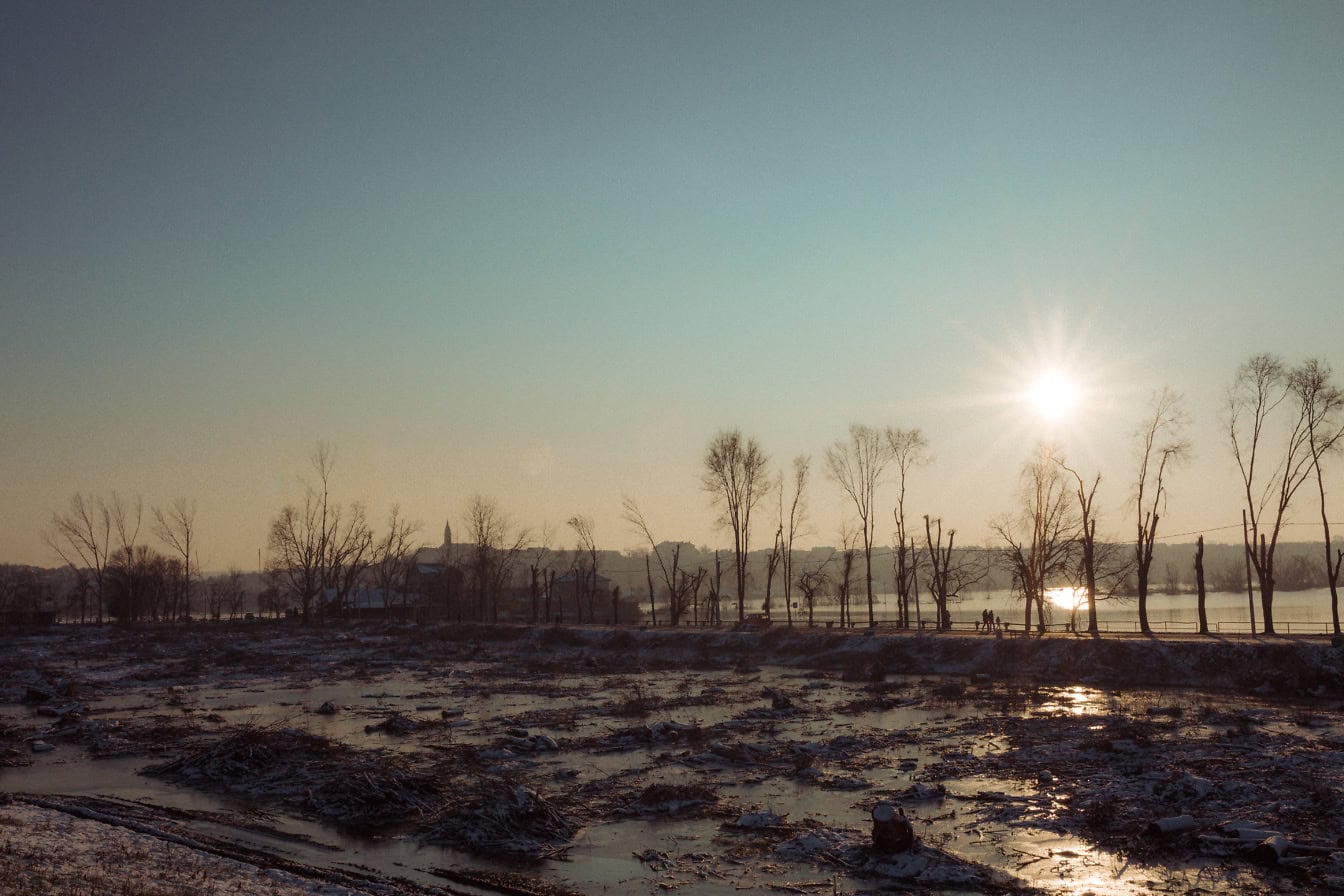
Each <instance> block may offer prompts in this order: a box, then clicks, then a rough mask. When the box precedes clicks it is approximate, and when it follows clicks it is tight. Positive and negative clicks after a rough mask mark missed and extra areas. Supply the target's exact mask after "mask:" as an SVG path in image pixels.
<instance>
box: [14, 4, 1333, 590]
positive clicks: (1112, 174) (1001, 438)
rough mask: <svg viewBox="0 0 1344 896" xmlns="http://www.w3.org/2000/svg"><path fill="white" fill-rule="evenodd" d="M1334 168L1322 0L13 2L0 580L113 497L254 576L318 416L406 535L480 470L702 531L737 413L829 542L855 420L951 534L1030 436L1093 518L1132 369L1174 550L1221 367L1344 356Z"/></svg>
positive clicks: (1121, 508)
mask: <svg viewBox="0 0 1344 896" xmlns="http://www.w3.org/2000/svg"><path fill="white" fill-rule="evenodd" d="M1341 159H1344V5H1341V4H1338V3H1295V2H1288V3H1275V4H1264V3H1234V2H1212V3H1203V2H1189V3H1179V4H1173V3H1165V2H1161V3H1133V2H1125V3H1078V2H1068V3H1031V2H1024V3H1011V4H1006V3H958V2H948V3H899V2H887V3H844V2H842V3H796V2H764V3H755V2H734V3H721V2H707V3H698V2H665V3H648V2H633V3H629V2H622V3H568V2H555V3H551V2H545V3H507V2H486V3H462V2H434V3H412V2H396V0H393V2H386V3H371V2H341V0H323V2H313V3H306V2H287V3H279V4H277V3H268V2H267V3H250V2H235V0H230V2H201V3H185V4H184V3H178V2H164V3H152V2H128V3H92V2H89V3H66V2H54V0H40V2H24V0H11V2H6V3H4V4H3V5H0V384H2V387H0V562H15V563H31V564H37V565H57V564H58V563H59V558H57V557H56V556H55V555H54V554H53V553H52V551H51V550H50V549H49V548H48V547H47V546H46V545H45V544H44V542H43V538H42V532H43V530H44V529H45V528H47V527H48V526H49V524H50V521H51V517H52V514H53V513H54V512H58V511H63V510H64V509H66V507H67V506H68V502H69V500H70V497H71V495H73V494H75V493H76V492H80V493H84V494H91V495H110V494H111V493H112V492H113V491H115V492H117V493H119V494H120V495H122V496H123V497H127V498H129V497H134V496H137V495H138V496H140V497H141V498H142V499H143V501H144V503H145V506H146V507H147V508H148V507H152V506H155V505H163V506H166V505H168V504H170V503H171V502H172V501H174V500H175V499H177V498H186V499H188V500H191V501H195V502H196V504H197V508H198V515H197V544H198V545H199V549H200V563H201V565H202V567H203V568H205V569H207V570H209V569H216V570H222V569H225V568H227V567H230V566H238V567H241V568H244V569H250V568H253V567H255V566H256V563H257V554H258V551H259V550H260V549H262V548H264V546H265V541H266V533H267V529H268V525H269V522H270V520H271V519H272V518H273V517H274V516H275V515H276V513H277V512H278V511H279V510H280V509H281V507H283V506H284V505H285V504H286V503H293V502H299V501H301V500H302V498H303V494H304V488H305V483H306V482H310V481H311V480H312V472H311V468H310V465H309V461H308V459H309V456H310V455H311V453H312V451H313V449H314V446H315V445H316V444H317V443H318V442H319V441H321V442H325V443H328V444H330V445H331V446H334V448H335V452H336V464H335V467H334V469H333V473H332V480H331V482H332V494H333V497H334V498H335V499H337V500H339V501H343V502H350V501H361V502H363V503H364V504H365V505H366V506H367V509H368V513H369V516H370V518H371V520H372V521H374V523H375V525H376V527H378V528H381V526H382V524H383V520H384V519H385V517H386V514H387V512H388V510H389V508H390V507H391V506H392V505H393V504H397V505H399V506H400V508H401V510H402V512H403V514H404V515H406V516H409V517H410V518H412V519H415V520H419V521H422V522H423V524H424V526H423V538H424V540H425V541H426V543H429V544H438V543H439V542H440V541H441V537H442V531H443V526H444V523H445V521H451V522H452V525H453V527H454V532H455V534H456V533H461V532H463V531H464V530H465V509H466V506H467V503H468V501H469V500H470V499H471V498H472V496H473V495H477V494H479V495H483V496H486V497H488V498H490V499H492V500H494V501H495V502H497V504H498V505H499V507H500V508H501V509H502V510H503V511H505V512H506V513H507V514H508V516H509V517H510V518H511V519H512V520H513V521H514V523H515V524H516V525H517V526H525V527H528V528H531V529H532V530H533V531H534V532H536V533H538V537H539V534H540V532H541V531H542V530H543V528H549V529H551V530H554V531H555V533H556V534H555V536H554V539H553V543H554V544H558V545H560V546H566V545H571V544H572V542H573V541H574V538H573V533H572V532H571V531H569V530H567V529H566V528H565V520H567V519H568V518H570V517H572V516H575V515H583V516H589V517H591V518H592V519H593V521H594V527H595V534H596V537H597V540H598V542H599V544H601V545H602V546H603V547H609V548H634V547H638V546H639V544H640V540H639V538H638V537H637V536H636V535H635V533H633V532H631V531H630V528H629V526H628V525H627V524H626V523H624V522H622V520H621V500H622V496H626V495H628V496H630V497H632V498H634V499H635V500H636V501H637V502H638V503H639V505H640V507H641V508H642V509H643V511H644V514H645V516H646V518H647V519H648V522H649V524H650V526H651V528H652V530H653V532H654V534H655V536H656V537H657V538H659V539H660V540H664V539H665V540H686V541H691V542H694V543H696V544H705V545H731V537H730V536H728V535H726V534H725V533H723V532H722V531H720V530H718V529H717V528H716V524H715V521H716V517H717V515H716V513H715V512H714V510H713V509H712V508H711V506H710V502H709V496H708V495H707V494H706V493H705V492H704V491H703V490H702V488H701V486H700V473H701V469H702V457H703V453H704V450H705V448H706V446H707V444H708V443H709V441H710V439H711V438H712V437H713V436H714V435H715V433H716V432H718V431H720V430H722V429H725V428H739V429H741V431H742V432H743V433H744V434H745V435H747V436H751V437H754V438H756V439H757V440H758V441H759V442H760V444H761V446H762V448H763V449H764V450H765V452H766V453H767V454H768V455H769V456H770V457H771V459H772V462H773V464H774V466H775V467H776V468H778V467H781V466H785V465H787V464H788V463H789V461H790V460H791V458H793V457H794V456H796V455H799V454H808V455H811V456H812V457H813V465H814V470H815V473H816V475H815V476H814V482H813V484H812V488H811V492H810V496H809V497H810V505H811V514H810V516H811V521H812V532H811V534H810V536H809V537H808V539H807V542H809V543H815V544H834V543H837V542H838V541H839V532H840V528H841V526H842V523H843V520H844V519H845V517H846V499H844V498H843V496H842V494H841V492H840V490H839V489H838V487H837V486H836V485H835V484H834V483H831V482H829V481H827V480H826V479H825V477H824V476H823V475H821V458H822V455H823V453H824V452H825V450H826V448H827V446H828V445H830V444H831V443H833V442H834V441H835V440H837V439H840V438H843V437H844V436H845V434H846V430H847V427H848V426H849V425H850V424H851V423H856V422H857V423H864V424H868V425H873V426H897V427H903V428H915V427H918V428H920V429H921V430H922V431H923V432H924V434H925V436H926V437H927V439H928V441H929V445H930V453H931V460H930V462H929V463H928V464H926V465H925V466H923V467H921V468H919V469H918V470H917V471H915V473H914V475H913V476H912V478H911V480H910V483H909V487H908V495H907V507H908V509H909V511H910V512H911V513H912V514H913V515H914V516H916V517H918V516H919V515H922V514H924V513H929V514H931V515H933V516H935V517H939V518H942V519H943V520H944V524H945V526H948V527H951V528H956V529H957V530H958V533H959V535H958V540H959V542H961V543H973V542H974V543H988V542H990V541H991V535H990V532H991V529H990V522H991V521H992V520H994V519H996V518H999V517H1002V516H1003V515H1004V514H1006V513H1009V512H1011V511H1013V510H1014V508H1015V507H1016V499H1015V493H1016V490H1017V487H1018V473H1019V471H1020V469H1021V467H1022V465H1023V463H1024V462H1025V461H1026V460H1027V459H1028V457H1029V456H1030V455H1031V453H1032V450H1033V447H1034V445H1036V444H1037V443H1039V442H1050V443H1052V444H1055V445H1057V446H1058V450H1060V451H1061V452H1062V453H1063V454H1064V455H1065V456H1066V457H1067V458H1068V459H1069V460H1070V461H1071V462H1072V463H1073V464H1075V465H1076V466H1078V468H1080V469H1083V470H1087V471H1089V472H1092V471H1095V472H1096V473H1100V474H1101V475H1102V477H1103V479H1102V485H1101V487H1100V491H1099V497H1098V505H1099V507H1100V510H1101V522H1100V532H1101V534H1102V535H1106V534H1107V533H1108V532H1109V533H1111V534H1113V535H1114V536H1115V537H1119V538H1127V537H1129V533H1130V531H1131V530H1132V528H1133V525H1134V524H1133V521H1132V515H1133V512H1132V507H1130V506H1129V505H1128V504H1127V502H1128V501H1129V499H1130V497H1131V493H1132V489H1133V480H1134V461H1133V456H1132V450H1131V449H1132V445H1133V435H1134V430H1135V429H1136V427H1137V425H1138V423H1139V421H1140V420H1141V419H1142V417H1143V416H1144V413H1145V411H1146V408H1147V405H1148V401H1149V398H1150V396H1151V394H1152V393H1153V391H1154V390H1157V389H1160V388H1162V387H1164V386H1170V387H1171V388H1174V389H1176V390H1178V391H1179V392H1181V393H1182V394H1183V395H1184V396H1185V399H1186V401H1187V403H1188V406H1189V409H1190V416H1191V425H1190V429H1189V437H1190V441H1191V444H1192V456H1191V458H1190V460H1189V461H1188V462H1187V463H1186V464H1185V465H1183V466H1182V467H1180V468H1179V469H1177V470H1176V471H1175V472H1174V473H1173V475H1172V476H1171V477H1170V479H1169V485H1170V505H1169V507H1168V510H1167V514H1166V516H1165V520H1164V522H1163V525H1162V534H1164V535H1170V536H1178V535H1179V536H1184V535H1186V534H1187V533H1196V532H1208V533H1209V536H1208V537H1209V539H1210V540H1213V541H1218V540H1226V541H1237V540H1239V539H1240V532H1239V523H1240V516H1239V513H1240V509H1239V508H1240V504H1239V503H1238V491H1239V488H1240V481H1239V479H1238V477H1237V471H1236V467H1235V466H1234V464H1233V461H1232V456H1231V452H1230V450H1229V447H1228V441H1227V438H1226V435H1225V433H1224V432H1223V429H1222V420H1223V415H1224V401H1225V394H1226V390H1227V388H1228V386H1229V384H1230V383H1231V380H1232V378H1233V376H1234V374H1235V371H1236V368H1237V366H1238V364H1239V363H1241V362H1242V361H1243V360H1245V359H1246V358H1248V357H1250V356H1251V355H1253V354H1255V353H1258V352H1270V353H1274V354H1276V355H1280V356H1282V357H1283V358H1284V360H1285V361H1288V362H1290V363H1296V362H1298V361H1301V360H1302V359H1305V358H1308V357H1318V358H1321V359H1323V360H1325V361H1326V362H1328V363H1331V364H1334V365H1344V167H1341ZM1046 369H1058V370H1059V371H1060V373H1061V375H1063V376H1066V377H1068V378H1069V380H1070V381H1072V382H1073V383H1075V384H1076V387H1077V389H1078V401H1077V405H1076V407H1075V409H1074V410H1073V411H1071V412H1070V413H1068V414H1065V415H1063V416H1062V417H1061V418H1059V419H1057V420H1053V421H1052V420H1050V419H1048V418H1046V417H1044V416H1042V415H1040V414H1037V413H1035V412H1034V411H1033V410H1032V408H1031V406H1030V404H1029V403H1028V402H1026V401H1025V400H1024V397H1023V396H1024V394H1025V393H1026V392H1027V391H1028V390H1029V387H1030V385H1031V383H1032V382H1033V381H1034V380H1035V378H1036V377H1037V376H1038V375H1039V373H1040V372H1041V371H1042V370H1046ZM1332 482H1338V484H1339V487H1338V488H1336V489H1335V492H1336V494H1338V495H1339V497H1338V498H1336V502H1337V503H1336V504H1335V506H1336V507H1340V504H1339V503H1338V502H1344V477H1334V478H1333V479H1332ZM894 497H895V493H894V491H893V489H892V487H891V486H890V485H887V486H884V487H883V489H882V491H881V492H880V493H879V503H880V504H882V506H884V507H888V508H889V507H890V506H891V504H892V502H893V501H894ZM1304 500H1305V499H1304ZM772 513H773V511H769V512H768V513H766V514H765V515H766V516H767V517H768V516H769V515H770V514H772ZM1334 515H1335V517H1336V519H1337V520H1340V522H1341V523H1344V519H1340V518H1344V507H1342V508H1341V509H1339V510H1335V511H1334ZM758 519H759V517H758ZM885 519H886V520H889V519H890V517H889V514H888V515H887V516H886V517H885ZM1294 519H1295V521H1300V522H1301V523H1302V525H1301V526H1300V527H1298V528H1296V529H1292V530H1290V534H1291V533H1300V535H1301V537H1302V538H1303V539H1304V540H1305V539H1307V538H1312V537H1316V530H1315V529H1314V528H1311V527H1310V526H1309V525H1308V524H1310V523H1313V521H1315V520H1318V519H1319V512H1318V511H1316V510H1315V509H1313V507H1312V505H1311V504H1309V503H1305V502H1304V503H1302V504H1301V505H1300V506H1299V509H1298V510H1297V511H1296V512H1295V514H1294ZM1228 526H1233V527H1235V528H1236V529H1237V531H1231V530H1229V529H1227V528H1225V527H1228ZM890 529H891V526H890V524H889V522H885V521H884V522H883V523H882V524H880V525H879V527H878V540H879V542H882V541H884V540H889V537H890ZM770 531H773V524H772V523H758V527H757V535H756V536H755V539H754V540H755V542H756V543H758V544H760V543H762V542H764V541H767V540H768V539H769V532H770ZM761 533H765V534H761ZM1192 539H1193V534H1191V535H1189V538H1187V539H1184V540H1192ZM142 540H150V539H149V538H148V527H147V526H146V533H145V537H144V538H143V539H142Z"/></svg>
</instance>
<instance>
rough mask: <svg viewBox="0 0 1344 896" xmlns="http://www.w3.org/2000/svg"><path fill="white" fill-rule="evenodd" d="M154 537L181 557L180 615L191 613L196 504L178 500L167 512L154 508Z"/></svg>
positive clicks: (174, 612) (175, 611) (174, 611)
mask: <svg viewBox="0 0 1344 896" xmlns="http://www.w3.org/2000/svg"><path fill="white" fill-rule="evenodd" d="M152 512H153V515H154V535H155V536H156V537H157V538H158V539H159V541H161V542H163V543H164V544H165V545H167V546H168V547H170V548H172V549H173V550H174V551H175V552H177V553H178V554H179V555H181V557H182V590H181V594H182V607H181V608H180V611H181V613H190V612H191V568H192V567H191V558H192V556H193V554H192V550H193V549H192V546H191V540H192V537H193V536H194V535H195V534H196V502H195V501H188V500H187V499H186V498H178V499H177V500H176V501H174V502H173V503H172V504H171V505H170V506H169V507H168V509H167V510H164V509H163V508H162V507H154V508H153V510H152ZM178 610H179V608H177V607H174V608H171V610H170V613H169V615H170V617H171V618H174V619H175V618H177V616H178V615H180V613H179V612H178Z"/></svg>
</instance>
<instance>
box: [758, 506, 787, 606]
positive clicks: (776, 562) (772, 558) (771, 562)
mask: <svg viewBox="0 0 1344 896" xmlns="http://www.w3.org/2000/svg"><path fill="white" fill-rule="evenodd" d="M783 558H784V527H783V526H781V527H780V528H778V529H776V530H775V543H774V544H773V545H771V546H770V551H769V552H768V553H767V554H766V555H765V602H764V603H763V604H761V613H762V614H763V615H764V616H765V618H766V619H769V618H770V609H771V607H770V601H771V598H772V596H773V592H772V589H773V588H774V584H775V574H776V573H778V572H779V566H780V561H781V560H783Z"/></svg>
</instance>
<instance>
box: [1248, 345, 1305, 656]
mask: <svg viewBox="0 0 1344 896" xmlns="http://www.w3.org/2000/svg"><path fill="white" fill-rule="evenodd" d="M1292 391H1293V390H1292V380H1291V376H1290V374H1289V371H1288V370H1287V369H1286V368H1285V367H1284V365H1283V362H1282V361H1280V360H1279V359H1278V358H1276V357H1274V356H1273V355H1268V354H1261V355H1255V356H1254V357H1252V358H1250V359H1249V360H1247V361H1246V362H1245V363H1243V364H1242V365H1241V366H1240V367H1239V368H1238V369H1237V376H1236V379H1235V380H1234V381H1233V383H1232V387H1231V388H1230V389H1229V390H1228V393H1227V433H1228V437H1229V439H1230V441H1231V443H1232V454H1233V456H1234V457H1235V458H1236V461H1237V469H1238V470H1239V471H1240V472H1241V481H1242V485H1243V486H1244V488H1245V492H1244V497H1245V500H1246V518H1247V522H1248V530H1247V538H1246V555H1247V559H1248V560H1249V561H1250V563H1251V565H1252V566H1253V567H1254V568H1255V575H1256V579H1257V580H1258V581H1259V584H1260V610H1261V613H1262V615H1263V617H1264V631H1265V634H1267V635H1272V634H1274V584H1275V582H1274V552H1275V550H1276V549H1277V548H1278V543H1279V534H1280V533H1281V532H1282V530H1283V523H1284V517H1285V515H1286V514H1287V512H1288V507H1289V505H1290V504H1291V503H1292V500H1293V495H1295V494H1296V493H1297V490H1298V488H1300V487H1301V485H1302V483H1303V482H1305V481H1306V478H1307V477H1308V476H1309V475H1311V472H1312V469H1313V459H1312V450H1311V432H1310V429H1311V428H1310V427H1309V426H1308V424H1307V407H1306V406H1305V405H1302V404H1301V403H1297V407H1295V408H1294V407H1293V406H1292V404H1289V406H1288V407H1287V408H1285V409H1284V411H1283V412H1280V411H1279V408H1280V407H1282V406H1283V404H1284V401H1285V399H1287V398H1288V397H1289V395H1290V394H1292ZM1280 418H1282V422H1280ZM1271 440H1275V441H1277V442H1278V444H1279V450H1278V452H1277V454H1275V455H1271V456H1269V457H1267V456H1266V455H1267V454H1269V452H1270V451H1271V450H1272V449H1271V447H1270V445H1269V444H1268V443H1269V442H1270V441H1271ZM1266 468H1267V469H1268V472H1267V473H1266V472H1265V470H1266Z"/></svg>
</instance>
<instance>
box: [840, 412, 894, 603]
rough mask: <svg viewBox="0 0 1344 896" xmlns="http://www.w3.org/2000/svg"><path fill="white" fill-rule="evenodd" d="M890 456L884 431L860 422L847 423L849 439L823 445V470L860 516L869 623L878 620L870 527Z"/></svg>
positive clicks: (890, 450) (873, 521) (871, 531)
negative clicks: (883, 474) (824, 449)
mask: <svg viewBox="0 0 1344 896" xmlns="http://www.w3.org/2000/svg"><path fill="white" fill-rule="evenodd" d="M891 459H892V449H891V445H890V443H889V442H888V440H887V439H886V438H885V434H884V433H883V432H882V431H881V430H878V429H874V428H873V427H871V426H864V425H862V424H859V423H854V424H852V425H851V426H850V427H849V440H848V441H845V440H840V441H838V442H836V443H835V444H833V445H831V447H830V448H827V449H826V472H827V474H828V475H829V476H830V478H831V479H833V480H835V482H836V483H837V484H838V485H839V486H840V488H841V490H843V491H844V493H845V494H847V495H849V499H850V500H851V501H852V502H854V510H855V512H856V513H857V514H858V516H859V533H858V534H859V537H860V538H861V539H862V545H863V561H864V582H865V584H866V585H867V594H868V624H869V625H876V624H877V617H876V615H875V613H874V609H873V527H874V523H875V522H876V520H875V519H874V512H875V511H876V509H877V486H878V483H880V482H881V480H882V472H883V471H884V470H885V469H886V467H887V464H888V463H890V462H891ZM846 584H848V583H847V582H846Z"/></svg>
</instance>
